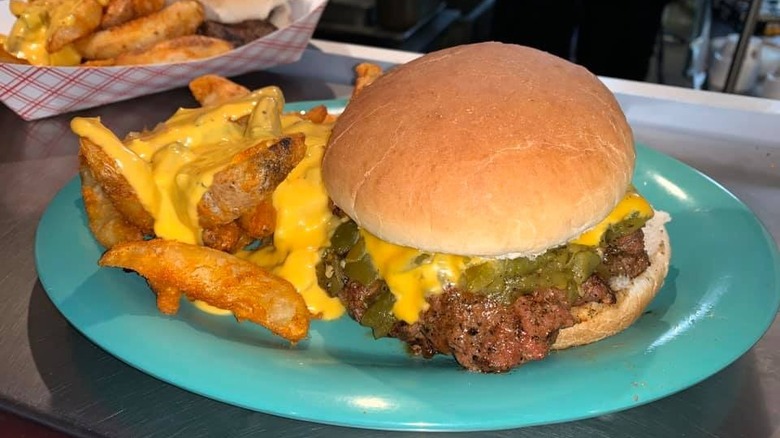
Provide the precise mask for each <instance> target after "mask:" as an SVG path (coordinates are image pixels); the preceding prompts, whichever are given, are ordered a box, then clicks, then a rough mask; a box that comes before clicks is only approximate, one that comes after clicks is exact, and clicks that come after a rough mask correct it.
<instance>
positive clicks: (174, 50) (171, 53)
mask: <svg viewBox="0 0 780 438" xmlns="http://www.w3.org/2000/svg"><path fill="white" fill-rule="evenodd" d="M232 49H233V46H232V45H231V44H230V43H228V42H227V41H225V40H221V39H218V38H211V37H206V36H202V35H186V36H182V37H177V38H173V39H170V40H166V41H161V42H159V43H157V44H155V45H153V46H152V47H150V48H148V49H146V50H140V51H136V52H127V53H122V54H120V55H119V56H117V57H116V58H115V59H114V61H113V63H112V65H137V64H153V63H160V64H164V63H173V62H186V61H192V60H195V59H202V58H210V57H212V56H217V55H220V54H222V53H225V52H229V51H230V50H232Z"/></svg>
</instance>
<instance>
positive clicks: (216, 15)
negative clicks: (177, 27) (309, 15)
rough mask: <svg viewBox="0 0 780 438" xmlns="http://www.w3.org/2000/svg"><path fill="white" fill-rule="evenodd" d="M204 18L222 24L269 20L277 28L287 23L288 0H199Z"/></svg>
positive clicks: (288, 13)
mask: <svg viewBox="0 0 780 438" xmlns="http://www.w3.org/2000/svg"><path fill="white" fill-rule="evenodd" d="M199 1H200V3H201V4H202V5H203V9H204V11H205V13H206V19H207V20H210V21H216V22H218V23H224V24H235V23H240V22H242V21H247V20H269V21H271V22H272V23H273V24H274V25H275V26H276V27H277V28H281V27H284V26H286V25H287V24H289V16H290V5H289V4H288V3H289V0H199Z"/></svg>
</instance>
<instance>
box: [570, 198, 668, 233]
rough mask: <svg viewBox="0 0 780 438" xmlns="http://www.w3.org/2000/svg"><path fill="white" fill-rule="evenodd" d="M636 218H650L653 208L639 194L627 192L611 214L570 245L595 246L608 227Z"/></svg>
mask: <svg viewBox="0 0 780 438" xmlns="http://www.w3.org/2000/svg"><path fill="white" fill-rule="evenodd" d="M632 216H637V217H641V218H650V217H652V216H653V207H651V206H650V203H649V202H647V200H646V199H645V198H643V197H642V195H640V194H639V193H636V192H634V191H629V192H628V193H626V196H624V197H623V199H622V200H621V201H620V203H619V204H618V205H617V207H615V208H614V209H613V210H612V212H610V213H609V215H607V217H606V218H604V220H602V221H601V222H599V223H598V224H597V225H596V226H595V227H593V228H591V229H590V230H588V231H586V232H584V233H582V235H580V237H578V238H576V239H574V240H572V241H571V243H574V244H577V245H585V246H597V245H599V244H600V243H601V239H602V238H603V237H604V233H606V232H607V231H608V230H609V227H610V226H612V225H615V224H617V223H619V222H621V221H624V220H626V219H629V218H631V217H632Z"/></svg>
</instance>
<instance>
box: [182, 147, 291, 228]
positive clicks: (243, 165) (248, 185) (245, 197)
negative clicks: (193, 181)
mask: <svg viewBox="0 0 780 438" xmlns="http://www.w3.org/2000/svg"><path fill="white" fill-rule="evenodd" d="M268 143H269V142H267V141H264V142H260V143H258V144H257V145H255V146H253V147H250V148H248V149H245V150H244V151H242V152H240V153H239V154H237V155H236V156H235V157H233V158H232V160H231V163H230V164H229V165H228V166H227V167H226V168H225V169H223V170H221V171H219V172H217V173H216V174H215V175H214V180H213V182H212V183H211V186H209V189H208V190H207V191H206V193H204V194H203V197H202V198H201V199H200V201H199V202H198V205H197V211H198V221H199V222H200V226H201V227H203V228H213V227H215V226H218V225H224V224H226V223H229V222H233V221H234V220H236V219H238V218H239V217H240V216H242V215H243V214H245V213H247V212H249V211H250V210H251V209H252V208H253V207H255V206H256V205H257V204H258V203H259V202H260V201H261V200H262V199H263V198H266V197H267V196H269V195H270V194H271V192H272V191H273V190H274V189H275V188H276V186H278V185H279V183H281V182H282V181H283V180H284V179H285V178H286V177H287V174H288V173H290V171H291V170H292V169H293V168H294V167H295V166H296V165H297V164H298V162H300V161H301V160H302V159H303V156H304V155H305V154H306V145H305V143H304V138H303V135H301V134H297V135H291V136H289V137H283V138H281V139H279V140H278V141H276V142H275V143H273V144H271V145H270V146H269V144H268Z"/></svg>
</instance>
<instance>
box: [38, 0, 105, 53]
mask: <svg viewBox="0 0 780 438" xmlns="http://www.w3.org/2000/svg"><path fill="white" fill-rule="evenodd" d="M102 17H103V6H101V5H100V3H98V2H97V0H79V1H76V2H68V3H62V4H59V5H57V6H55V7H54V8H53V9H52V10H51V18H50V24H49V30H48V32H47V38H46V50H47V51H48V52H49V53H54V52H57V51H59V50H61V49H63V48H64V47H65V46H67V45H68V44H70V43H72V42H74V41H76V40H77V39H79V38H82V37H84V36H87V35H89V34H91V33H92V31H94V30H95V29H97V28H98V26H100V19H101V18H102Z"/></svg>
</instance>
